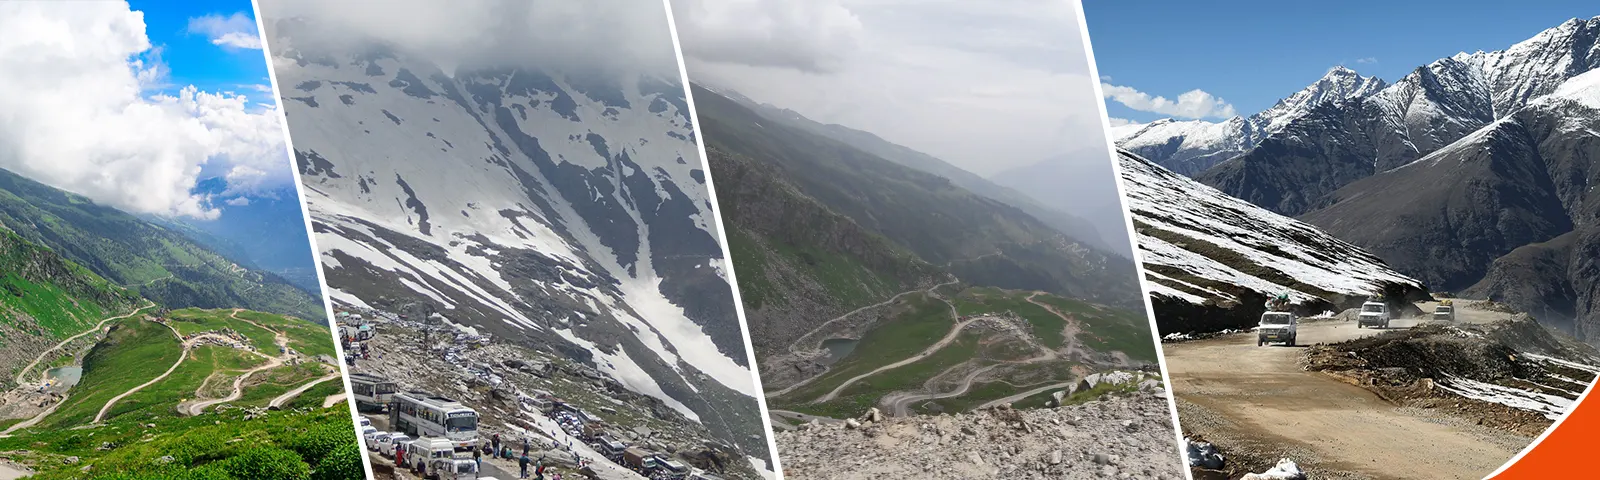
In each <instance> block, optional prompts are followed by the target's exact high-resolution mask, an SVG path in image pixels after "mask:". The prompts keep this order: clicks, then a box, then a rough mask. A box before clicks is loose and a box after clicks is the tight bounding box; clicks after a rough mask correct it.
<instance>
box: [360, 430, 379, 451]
mask: <svg viewBox="0 0 1600 480" xmlns="http://www.w3.org/2000/svg"><path fill="white" fill-rule="evenodd" d="M379 433H382V432H379V431H378V429H376V428H372V427H366V428H362V429H361V441H362V443H364V444H366V446H367V450H372V438H373V437H376V436H378V434H379Z"/></svg>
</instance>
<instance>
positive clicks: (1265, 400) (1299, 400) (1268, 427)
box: [1164, 302, 1531, 479]
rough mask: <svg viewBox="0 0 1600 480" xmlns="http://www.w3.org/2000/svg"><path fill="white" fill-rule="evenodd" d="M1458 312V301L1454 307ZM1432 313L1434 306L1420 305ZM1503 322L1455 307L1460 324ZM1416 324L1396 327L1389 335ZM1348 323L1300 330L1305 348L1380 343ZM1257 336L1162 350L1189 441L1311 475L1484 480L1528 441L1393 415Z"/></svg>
mask: <svg viewBox="0 0 1600 480" xmlns="http://www.w3.org/2000/svg"><path fill="white" fill-rule="evenodd" d="M1458 305H1459V302H1458ZM1419 306H1421V307H1422V308H1423V310H1424V311H1426V312H1432V310H1433V306H1434V304H1432V303H1426V304H1420V305H1419ZM1509 317H1510V315H1509V314H1501V313H1495V312H1487V311H1481V310H1474V309H1470V308H1462V307H1461V306H1458V307H1457V321H1458V322H1470V323H1484V322H1489V321H1494V320H1499V319H1502V318H1509ZM1418 323H1419V320H1416V319H1404V320H1395V321H1393V322H1392V323H1391V324H1390V327H1391V329H1399V328H1410V327H1411V326H1413V325H1416V324H1418ZM1381 332H1382V331H1381V330H1372V329H1357V328H1356V326H1355V322H1353V321H1338V320H1334V321H1324V322H1312V323H1301V324H1300V327H1299V334H1298V341H1299V343H1301V344H1313V343H1331V342H1338V341H1343V340H1349V339H1354V338H1360V337H1364V336H1370V335H1376V334H1378V333H1381ZM1255 340H1256V338H1255V334H1254V333H1243V334H1235V335H1227V336H1222V337H1217V338H1212V339H1207V340H1200V341H1194V342H1183V343H1174V344H1168V345H1165V346H1164V347H1165V348H1164V350H1165V353H1166V358H1167V368H1168V371H1169V374H1170V377H1171V379H1172V389H1173V394H1174V395H1175V396H1176V397H1177V398H1178V400H1179V402H1180V410H1182V411H1183V412H1184V418H1182V419H1181V420H1182V423H1183V425H1184V427H1185V430H1186V433H1189V434H1195V433H1199V434H1202V435H1204V436H1206V437H1207V438H1208V439H1210V440H1212V441H1218V442H1220V445H1221V446H1223V447H1224V448H1228V447H1230V446H1233V447H1236V448H1237V447H1243V446H1244V445H1246V444H1249V445H1251V446H1252V449H1256V448H1255V447H1257V446H1259V447H1264V448H1259V449H1260V450H1267V451H1262V452H1257V453H1259V454H1261V455H1268V456H1271V455H1290V456H1295V457H1297V458H1294V460H1295V461H1297V462H1300V463H1301V466H1302V467H1303V468H1306V469H1307V470H1308V471H1309V472H1311V473H1312V474H1313V475H1314V476H1315V477H1321V478H1327V477H1329V476H1333V475H1331V474H1334V473H1343V474H1344V475H1342V476H1354V477H1371V478H1417V479H1422V478H1473V479H1476V478H1482V477H1483V476H1485V475H1488V474H1489V473H1490V472H1493V471H1494V470H1495V469H1496V468H1498V467H1499V466H1500V465H1501V464H1503V463H1505V462H1506V461H1507V460H1509V459H1510V458H1511V457H1512V456H1514V455H1516V453H1517V452H1518V451H1520V450H1521V449H1522V448H1523V447H1524V446H1526V445H1527V443H1528V442H1529V441H1530V440H1531V439H1528V438H1525V437H1520V436H1516V435H1511V434H1507V433H1502V432H1498V431H1494V430H1490V429H1487V428H1482V427H1477V426H1475V425H1469V424H1467V423H1466V422H1464V421H1460V420H1456V419H1452V418H1444V417H1441V416H1434V415H1428V414H1426V413H1422V412H1413V411H1408V410H1405V409H1401V408H1398V407H1396V406H1394V405H1393V404H1390V403H1388V402H1386V401H1384V400H1382V399H1380V398H1378V397H1377V396H1376V395H1374V394H1372V393H1371V392H1369V391H1367V390H1365V389H1363V388H1361V387H1357V386H1354V385H1350V384H1347V383H1344V382H1341V381H1339V380H1336V379H1334V378H1333V377H1330V376H1327V375H1323V374H1320V373H1315V372H1306V371H1302V370H1301V369H1300V366H1299V359H1300V355H1301V354H1302V353H1303V352H1304V349H1303V348H1295V347H1283V346H1266V347H1257V346H1256V345H1255ZM1225 453H1226V452H1225Z"/></svg>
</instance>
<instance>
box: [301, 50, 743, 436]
mask: <svg viewBox="0 0 1600 480" xmlns="http://www.w3.org/2000/svg"><path fill="white" fill-rule="evenodd" d="M271 26H273V29H272V31H271V32H270V33H271V34H272V35H271V40H272V47H273V54H274V59H273V60H274V63H275V65H276V73H277V78H278V81H279V85H280V88H281V91H282V94H283V96H284V98H283V104H284V105H285V106H286V111H287V115H288V118H289V123H290V130H291V133H292V135H293V139H294V146H295V150H296V155H297V157H298V161H299V166H300V172H301V179H302V182H303V183H304V185H305V186H306V197H307V202H308V204H309V206H310V210H311V213H312V216H313V221H314V224H315V225H314V227H315V230H316V232H317V241H318V245H319V247H320V248H321V250H322V261H323V264H324V269H325V272H326V277H327V280H328V284H329V287H330V288H331V289H332V290H333V292H331V295H332V296H333V298H334V299H335V300H336V301H339V302H345V303H350V304H354V305H372V306H376V307H380V308H384V309H386V310H390V311H399V312H404V313H406V314H407V315H408V316H416V317H417V318H426V317H427V316H431V315H432V314H434V313H437V314H440V315H442V316H444V317H445V318H447V319H448V320H450V321H453V322H457V323H462V324H467V325H471V326H473V327H477V328H480V329H481V330H484V331H488V332H491V333H493V334H495V335H499V336H502V337H508V338H512V339H514V341H519V342H523V343H525V344H529V345H534V346H539V347H543V348H547V349H550V350H553V351H558V352H562V353H564V354H566V355H567V356H568V357H570V358H573V359H576V360H579V361H584V362H588V363H591V364H592V365H594V366H595V367H596V368H597V369H598V370H599V371H601V372H604V373H606V374H608V375H610V376H612V377H615V378H616V379H617V380H618V381H619V382H620V383H622V384H624V385H627V386H628V387H629V388H630V389H632V390H635V391H637V392H639V393H643V394H646V395H650V396H653V397H656V398H658V399H660V400H661V401H662V402H664V403H665V404H666V405H668V406H670V407H672V408H673V409H675V410H677V411H678V412H679V413H681V414H682V415H684V416H686V417H688V418H690V419H696V420H698V421H700V422H701V423H703V424H705V425H706V427H707V428H710V429H711V430H712V431H713V432H715V433H717V434H718V436H720V437H722V438H724V439H727V440H729V441H730V442H732V443H736V444H741V445H742V444H745V443H751V444H754V443H757V442H756V441H754V440H748V437H749V436H751V435H760V434H761V431H760V429H761V425H762V424H761V420H760V416H759V415H760V414H759V408H758V407H757V403H756V401H755V398H754V397H753V395H754V394H755V393H756V392H755V387H754V381H753V378H752V375H751V371H750V367H749V365H748V354H747V352H746V351H745V349H744V347H743V341H742V338H743V336H742V333H741V331H740V327H739V323H738V319H737V315H736V310H735V306H734V304H733V298H732V292H731V288H730V286H729V285H728V282H727V279H726V278H725V274H724V273H723V272H724V268H725V267H724V259H723V258H722V255H721V247H720V244H719V240H718V236H719V235H718V233H717V231H716V228H715V221H714V217H713V212H712V210H711V205H710V202H709V198H710V192H709V191H708V189H707V188H706V186H705V185H704V183H705V172H704V171H703V170H701V168H702V167H701V162H700V160H699V155H698V154H697V151H696V146H695V144H694V131H693V130H692V128H691V126H690V121H689V118H688V111H687V105H686V103H685V101H684V90H683V87H682V86H681V85H680V84H679V83H678V82H677V81H676V80H675V79H672V78H670V77H658V76H651V75H641V74H619V73H603V74H602V73H582V72H570V71H568V72H557V71H546V70H542V69H540V68H535V67H514V66H507V67H498V66H497V67H473V66H460V67H455V68H452V70H453V71H451V72H449V73H447V72H446V71H444V70H441V69H440V67H439V66H438V65H436V64H434V63H433V62H430V61H428V60H426V59H424V58H420V57H416V56H412V55H410V54H408V53H407V52H403V51H399V50H397V49H395V48H393V47H386V46H373V47H365V48H361V49H354V48H349V49H338V48H335V47H331V46H325V45H321V44H300V43H297V42H296V39H297V38H310V35H306V36H304V37H302V36H301V35H299V34H300V33H302V32H306V31H308V29H314V28H317V27H316V26H314V25H308V24H306V23H304V22H301V21H298V20H281V21H276V22H272V23H271ZM308 43H309V42H308ZM752 446H753V445H752ZM751 451H764V449H756V450H751Z"/></svg>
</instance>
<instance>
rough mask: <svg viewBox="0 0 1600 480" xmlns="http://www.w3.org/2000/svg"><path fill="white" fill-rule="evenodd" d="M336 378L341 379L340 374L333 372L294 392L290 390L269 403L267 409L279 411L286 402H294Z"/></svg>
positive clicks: (297, 388)
mask: <svg viewBox="0 0 1600 480" xmlns="http://www.w3.org/2000/svg"><path fill="white" fill-rule="evenodd" d="M335 378H339V372H333V373H330V374H328V375H326V376H323V377H322V378H318V379H316V380H312V381H309V382H306V384H305V385H301V386H299V387H296V388H295V389H294V390H290V391H287V392H284V393H283V395H278V397H277V398H274V399H272V401H271V402H267V408H272V409H277V408H280V407H283V404H284V403H286V402H288V401H290V400H294V398H295V397H298V396H300V394H302V393H306V390H310V389H311V387H314V386H316V385H317V384H319V383H322V382H326V381H328V380H333V379H335Z"/></svg>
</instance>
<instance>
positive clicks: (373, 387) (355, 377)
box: [350, 373, 395, 411]
mask: <svg viewBox="0 0 1600 480" xmlns="http://www.w3.org/2000/svg"><path fill="white" fill-rule="evenodd" d="M394 392H395V384H394V382H392V381H390V380H389V379H387V378H383V377H380V376H377V375H373V374H370V373H352V374H350V394H351V395H353V396H355V399H356V409H358V410H361V411H381V410H383V407H385V406H387V405H389V404H390V403H392V402H394Z"/></svg>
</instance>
